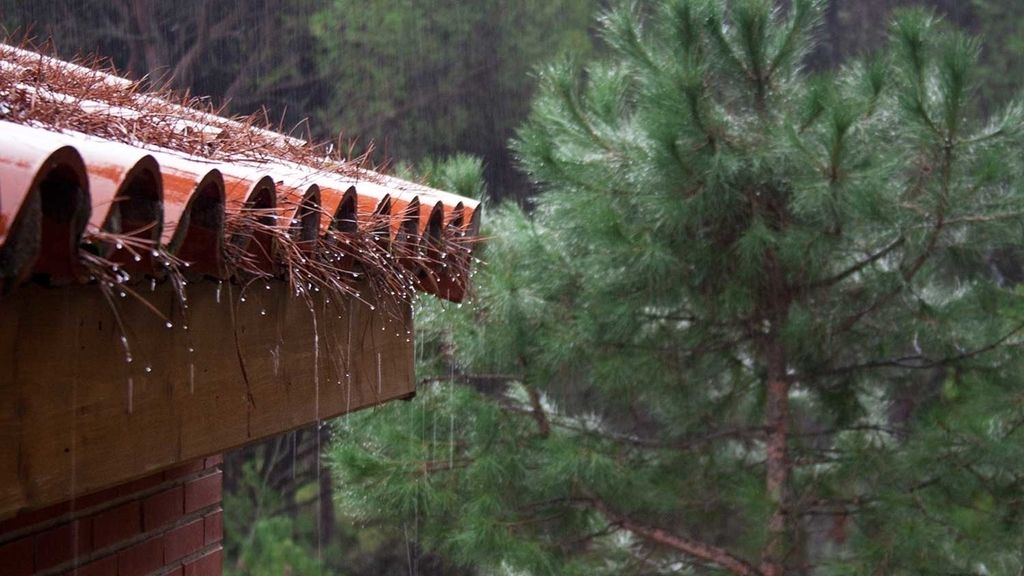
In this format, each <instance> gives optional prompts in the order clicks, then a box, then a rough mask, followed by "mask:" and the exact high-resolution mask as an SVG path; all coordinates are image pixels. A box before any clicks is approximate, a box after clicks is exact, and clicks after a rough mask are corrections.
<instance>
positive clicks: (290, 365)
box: [0, 281, 415, 518]
mask: <svg viewBox="0 0 1024 576" xmlns="http://www.w3.org/2000/svg"><path fill="white" fill-rule="evenodd" d="M134 289H135V290H137V291H139V292H140V294H142V295H143V296H144V297H145V298H146V300H147V301H149V302H150V303H152V304H153V305H154V306H155V307H156V308H157V309H158V310H160V311H161V312H162V313H163V314H165V315H166V316H167V318H168V319H169V321H170V322H172V324H173V327H171V328H168V327H167V326H166V324H165V322H166V321H165V320H164V319H161V318H160V317H159V316H158V315H157V314H155V313H154V312H153V311H152V310H149V309H147V308H146V306H144V305H143V304H141V303H140V302H139V301H138V300H136V299H135V298H133V297H132V296H130V295H129V296H127V297H125V298H115V305H116V309H115V308H112V307H111V305H110V304H109V303H108V302H107V300H106V299H105V298H104V297H103V294H102V292H101V291H100V290H99V288H97V287H96V286H68V287H62V288H45V287H40V286H36V285H27V286H23V287H21V288H19V289H18V290H17V291H15V292H14V293H13V294H11V295H10V296H7V297H5V298H4V299H3V300H0V518H3V517H6V516H10V515H12V514H14V513H15V512H17V511H18V510H22V509H29V508H38V507H40V506H45V505H48V504H52V503H56V502H61V501H64V500H69V499H71V498H72V497H75V496H80V495H84V494H88V493H90V492H94V491H96V490H100V489H103V488H106V487H109V486H113V485H117V484H119V483H122V482H125V481H127V480H131V479H133V478H136V477H140V476H143V475H145V474H148V473H151V472H153V471H155V470H159V469H162V468H166V467H168V466H171V465H174V464H176V463H178V462H184V461H189V460H192V459H194V458H198V457H203V456H208V455H212V454H218V453H221V452H224V451H226V450H230V449H233V448H236V447H238V446H241V445H243V444H246V443H248V442H253V441H256V440H259V439H262V438H266V437H268V436H272V435H275V434H280V433H282V432H285V431H288V430H291V429H294V428H297V427H300V426H303V425H306V424H309V423H312V422H315V421H317V420H320V419H325V418H331V417H334V416H337V415H340V414H344V413H346V412H351V411H353V410H358V409H360V408H365V407H367V406H373V405H376V404H380V403H382V402H385V401H387V400H391V399H395V398H403V397H409V396H410V395H412V394H413V392H414V390H415V388H414V381H413V344H412V336H411V330H412V325H411V324H412V320H411V312H410V307H409V305H408V304H407V303H396V302H385V303H383V304H384V305H382V303H381V302H373V308H372V309H371V306H370V305H369V304H366V303H363V302H359V301H358V300H355V299H353V298H348V299H346V300H344V301H336V300H335V301H328V300H327V299H326V298H324V297H323V296H319V295H318V296H317V297H315V298H313V299H312V300H311V301H309V302H307V301H306V300H304V299H303V298H298V297H295V296H293V295H292V294H291V293H290V292H289V290H288V289H287V286H286V285H285V284H284V283H282V282H271V283H269V284H266V285H264V284H263V283H257V284H254V285H251V286H250V287H249V288H248V289H247V290H246V291H245V293H244V301H242V297H240V294H239V292H240V289H239V287H238V286H233V285H230V284H228V283H224V284H223V285H218V284H217V283H215V282H208V281H204V282H198V283H194V284H190V285H189V286H188V292H187V294H188V300H187V304H188V308H187V312H188V314H187V320H186V318H185V315H183V314H182V310H183V309H184V308H183V307H182V302H181V300H180V299H179V298H178V297H177V296H176V295H175V294H174V293H173V291H172V290H171V288H170V286H169V283H164V284H162V285H160V286H157V287H156V289H155V291H150V287H149V286H135V287H134ZM364 292H365V291H364ZM117 317H119V318H120V325H123V326H124V331H125V332H126V334H125V336H126V338H127V342H128V345H129V347H130V349H131V359H132V361H131V362H128V361H127V357H126V353H125V350H124V347H123V346H122V343H121V336H122V331H121V329H120V328H119V323H118V320H117ZM186 325H187V329H186V328H185V327H186ZM190 349H191V350H192V351H191V352H190V351H189V350H190Z"/></svg>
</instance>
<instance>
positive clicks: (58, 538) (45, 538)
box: [35, 520, 92, 571]
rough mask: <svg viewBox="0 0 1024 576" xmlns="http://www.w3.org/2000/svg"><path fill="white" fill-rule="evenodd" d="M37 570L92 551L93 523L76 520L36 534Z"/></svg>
mask: <svg viewBox="0 0 1024 576" xmlns="http://www.w3.org/2000/svg"><path fill="white" fill-rule="evenodd" d="M35 538H36V570H37V571H38V570H45V569H47V568H52V567H54V566H57V565H58V564H63V563H65V562H68V561H70V560H72V559H74V558H76V557H77V556H79V555H82V554H88V553H89V552H91V551H92V523H91V522H88V521H81V520H75V521H74V522H69V523H67V524H63V525H61V526H57V527H56V528H51V529H49V530H46V531H45V532H41V533H39V534H37V535H36V537H35Z"/></svg>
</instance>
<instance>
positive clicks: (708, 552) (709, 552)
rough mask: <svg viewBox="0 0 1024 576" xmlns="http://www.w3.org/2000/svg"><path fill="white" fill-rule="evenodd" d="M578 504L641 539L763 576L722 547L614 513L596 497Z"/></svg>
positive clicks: (739, 571) (735, 570)
mask: <svg viewBox="0 0 1024 576" xmlns="http://www.w3.org/2000/svg"><path fill="white" fill-rule="evenodd" d="M582 502H585V503H586V504H587V505H589V506H590V507H591V508H593V509H594V510H597V511H598V512H600V513H601V514H602V515H604V517H605V518H607V519H608V521H609V522H611V523H612V524H615V525H618V526H620V527H621V528H623V529H624V530H627V531H629V532H631V533H633V534H635V535H637V536H640V537H641V538H643V539H645V540H648V541H650V542H653V543H655V544H658V545H660V546H665V547H667V548H671V549H673V550H675V551H677V552H681V553H683V554H685V555H687V556H689V557H691V558H695V559H697V560H700V561H702V562H707V563H710V564H714V565H716V566H719V567H721V568H723V569H725V570H727V571H729V572H730V573H732V574H736V575H737V576H764V574H763V573H762V572H761V571H760V570H758V569H757V568H756V567H754V565H753V564H750V563H749V562H747V561H746V560H744V559H742V558H740V557H739V556H736V555H735V554H733V553H731V552H729V551H728V550H726V549H724V548H719V547H717V546H713V545H711V544H707V543H705V542H701V541H699V540H695V539H692V538H687V537H685V536H679V535H677V534H672V533H670V532H668V531H667V530H664V529H662V528H656V527H653V526H648V525H646V524H643V523H641V522H638V521H636V520H634V519H632V518H629V517H628V516H625V515H622V514H618V513H616V512H615V511H613V510H612V509H611V508H610V507H609V506H608V505H607V504H606V503H605V502H604V501H602V500H599V499H596V498H591V499H585V500H582Z"/></svg>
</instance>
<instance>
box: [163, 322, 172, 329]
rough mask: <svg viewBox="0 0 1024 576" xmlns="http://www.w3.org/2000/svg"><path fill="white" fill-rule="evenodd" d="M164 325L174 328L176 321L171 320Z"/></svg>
mask: <svg viewBox="0 0 1024 576" xmlns="http://www.w3.org/2000/svg"><path fill="white" fill-rule="evenodd" d="M164 326H166V327H168V328H174V323H173V322H171V321H168V322H167V323H166V324H164Z"/></svg>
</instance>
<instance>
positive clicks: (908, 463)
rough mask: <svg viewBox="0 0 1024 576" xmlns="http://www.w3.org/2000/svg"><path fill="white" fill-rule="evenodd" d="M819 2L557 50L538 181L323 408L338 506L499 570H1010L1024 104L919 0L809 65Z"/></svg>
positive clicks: (683, 8) (531, 128) (1019, 512)
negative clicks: (392, 383) (388, 376)
mask: <svg viewBox="0 0 1024 576" xmlns="http://www.w3.org/2000/svg"><path fill="white" fill-rule="evenodd" d="M819 12H820V10H819V6H818V5H817V3H815V2H813V1H811V0H793V1H792V2H788V3H786V8H785V9H783V8H780V7H777V6H775V5H773V3H772V2H770V1H768V0H731V1H702V0H669V1H666V2H656V3H655V2H652V3H650V4H647V3H642V4H626V5H623V6H621V7H619V8H617V9H613V10H612V11H610V12H608V13H607V14H605V15H604V16H603V17H602V19H601V28H602V30H603V34H604V38H605V40H606V42H607V44H608V47H609V48H608V51H607V53H606V55H605V56H604V57H603V58H601V59H599V60H595V61H592V62H590V63H588V64H586V65H585V66H583V67H580V66H577V65H574V64H573V63H572V62H566V61H563V62H560V63H556V64H553V65H551V66H549V67H548V68H546V69H544V70H543V71H542V73H541V74H540V82H541V87H540V91H539V96H538V98H537V99H536V101H535V103H534V107H533V111H532V115H531V117H530V119H529V121H528V122H527V124H526V125H525V126H524V127H523V128H522V129H521V131H520V132H519V136H518V139H517V140H516V142H515V145H514V146H515V150H516V153H517V154H518V155H519V157H520V158H521V161H522V165H523V167H524V168H525V169H526V171H527V172H528V173H529V174H530V176H531V177H532V178H533V179H534V180H535V181H536V183H537V185H538V186H539V187H540V188H541V189H542V190H543V193H542V194H541V195H540V196H539V197H538V198H537V199H536V202H535V205H534V206H533V207H532V210H530V211H529V212H526V211H524V210H522V209H520V208H518V207H514V206H509V205H504V206H498V207H496V208H492V209H490V210H489V211H488V216H489V219H490V225H489V226H490V232H488V236H489V239H488V240H487V243H486V247H485V250H484V252H483V256H482V258H483V259H484V260H486V266H482V267H481V271H480V273H479V274H477V277H476V278H475V283H476V287H477V295H476V300H475V304H474V305H472V306H466V307H462V308H456V307H452V306H446V305H444V304H441V303H436V302H428V301H425V302H422V303H420V306H419V316H418V322H419V324H418V329H417V338H418V341H419V342H420V344H419V345H420V347H421V349H420V352H419V355H420V357H421V375H426V376H425V378H424V382H423V384H422V386H421V389H420V394H419V395H418V396H417V398H416V399H415V400H414V401H413V402H410V403H403V404H401V405H398V406H391V407H389V408H386V409H382V410H379V411H377V412H375V413H370V414H363V415H359V416H358V417H356V418H350V419H348V420H346V421H344V422H342V423H340V424H339V425H338V427H337V430H336V433H337V435H338V441H337V442H336V443H335V447H334V449H333V450H334V451H333V454H332V461H333V466H334V470H335V473H336V474H337V477H338V485H339V486H341V489H340V493H339V503H340V504H341V505H342V506H343V507H345V508H346V509H347V510H348V511H349V512H351V513H355V514H359V515H363V516H364V517H374V518H381V517H386V518H390V519H392V520H393V521H394V522H396V523H397V525H399V526H403V527H404V528H405V530H406V531H407V533H408V534H409V538H410V540H414V541H415V542H416V543H418V545H422V546H424V547H426V548H428V549H431V550H434V551H437V552H439V553H442V554H444V555H446V556H447V557H448V558H450V559H451V560H452V561H455V562H459V563H461V564H465V565H472V566H476V567H478V568H480V569H481V570H482V571H483V572H484V573H495V574H497V573H504V574H663V573H664V574H668V573H673V574H737V575H758V576H777V575H781V574H906V575H916V574H928V573H936V574H937V573H943V574H951V573H958V574H1019V573H1020V571H1021V570H1024V552H1022V550H1024V499H1022V498H1021V495H1022V494H1024V491H1022V489H1024V485H1022V481H1024V430H1022V428H1024V427H1022V424H1024V386H1022V382H1021V376H1020V374H1021V368H1022V366H1021V361H1020V359H1019V356H1020V354H1019V353H1018V349H1019V348H1020V347H1021V346H1022V345H1024V306H1022V300H1021V295H1020V292H1019V291H1018V290H1017V289H1015V288H1014V286H1013V284H1014V282H1013V280H1014V275H1013V274H1012V270H1009V268H1010V267H1011V266H1010V265H1011V264H1012V263H1013V262H1014V255H1015V253H1016V248H1015V247H1017V246H1019V245H1020V242H1021V236H1022V232H1024V230H1022V220H1021V217H1022V216H1024V194H1022V190H1021V188H1020V186H1021V182H1022V176H1024V172H1022V170H1024V165H1022V162H1021V159H1022V152H1024V140H1022V135H1024V134H1022V127H1024V105H1022V104H1021V103H1014V104H1011V105H1010V106H1009V107H1007V108H1006V109H1005V110H1004V111H1003V112H1001V113H999V114H997V115H995V116H993V117H991V118H987V119H986V118H980V117H978V116H977V114H976V113H975V109H976V108H975V104H974V103H975V101H974V94H975V89H976V86H975V85H974V84H973V82H972V72H973V71H974V67H975V62H976V57H977V53H978V46H977V44H976V43H975V41H973V40H972V39H970V38H968V37H965V36H963V35H962V34H960V33H958V32H957V31H955V30H952V29H950V28H949V27H948V26H947V25H945V24H944V23H943V22H941V21H939V20H937V19H936V18H934V17H933V16H932V15H930V14H928V13H926V12H922V11H909V12H903V13H899V14H898V15H897V16H896V17H895V18H894V21H893V24H892V30H891V38H890V42H889V44H888V45H887V47H886V49H884V50H882V51H881V52H880V53H878V54H876V55H873V56H871V57H869V58H867V59H865V60H864V61H861V62H858V63H855V64H851V65H848V66H846V67H844V68H842V69H839V70H835V71H831V72H828V73H822V74H818V75H809V74H808V73H807V72H805V71H804V70H803V69H802V66H801V64H802V62H803V61H804V57H805V55H806V54H807V52H808V50H809V49H810V47H811V46H812V43H813V40H814V36H815V30H816V26H817V23H818V17H819ZM470 168H471V167H470ZM460 170H461V173H460V175H457V176H458V178H456V177H453V176H452V175H451V174H448V175H445V174H441V176H445V177H448V178H449V179H450V180H451V181H453V182H454V181H458V182H463V183H465V182H468V181H471V180H472V179H471V178H466V175H465V172H466V171H467V170H468V168H467V166H466V164H465V163H464V162H463V163H462V164H461V168H460ZM442 172H443V171H442ZM410 563H411V566H414V560H413V559H410Z"/></svg>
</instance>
